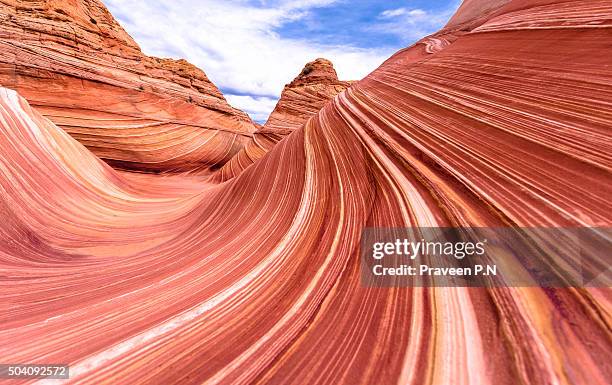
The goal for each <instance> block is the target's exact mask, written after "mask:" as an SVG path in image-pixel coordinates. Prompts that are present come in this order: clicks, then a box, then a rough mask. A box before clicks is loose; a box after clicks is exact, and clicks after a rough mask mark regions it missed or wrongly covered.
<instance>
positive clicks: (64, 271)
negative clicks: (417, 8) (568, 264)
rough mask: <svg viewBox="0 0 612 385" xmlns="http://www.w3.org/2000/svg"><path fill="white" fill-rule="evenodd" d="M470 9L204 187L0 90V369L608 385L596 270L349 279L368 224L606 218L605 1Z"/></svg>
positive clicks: (605, 322) (414, 384)
mask: <svg viewBox="0 0 612 385" xmlns="http://www.w3.org/2000/svg"><path fill="white" fill-rule="evenodd" d="M482 3H483V2H480V4H482ZM469 4H471V5H474V4H476V5H477V4H479V2H476V1H471V2H469ZM464 9H467V10H468V11H469V8H464ZM470 12H471V11H470ZM474 14H475V15H476V12H474ZM460 16H461V15H460ZM468 16H470V17H467V16H466V17H464V18H463V19H462V18H461V17H457V18H456V19H455V20H463V21H462V22H461V23H460V24H453V23H450V24H449V26H448V27H447V28H446V29H445V30H443V31H441V32H440V33H438V34H436V35H434V36H431V37H428V38H425V39H423V40H422V41H420V42H419V43H417V44H416V45H414V46H412V47H410V48H408V49H405V50H402V51H400V52H398V53H397V54H396V55H394V56H393V57H392V58H390V59H389V60H388V61H387V62H386V63H384V64H383V65H382V66H381V67H380V68H379V69H377V70H376V71H374V72H373V73H372V74H371V75H369V76H368V77H367V78H365V79H363V80H362V81H360V82H358V83H356V84H354V85H353V86H351V87H350V88H349V89H348V90H347V91H346V92H344V93H342V94H340V95H339V96H338V97H336V98H334V99H333V100H332V101H331V102H330V103H328V104H326V105H325V107H324V108H323V109H322V110H321V111H320V112H318V113H317V114H316V115H315V116H314V117H313V118H311V119H310V120H308V122H307V123H306V124H305V125H304V126H303V127H302V128H300V129H297V130H295V131H294V132H293V133H292V134H290V135H288V136H287V137H286V138H285V139H284V140H282V141H280V142H279V143H278V144H277V145H276V146H274V148H273V149H272V150H271V151H270V152H269V153H268V154H267V155H266V156H264V157H262V158H261V159H260V160H259V161H257V162H256V163H254V164H253V166H251V167H249V168H247V169H246V170H244V171H243V172H242V173H241V174H240V175H238V176H237V177H235V178H233V179H231V180H230V181H228V182H226V183H222V184H218V185H214V184H210V183H209V182H206V181H202V180H200V179H196V177H187V176H184V175H171V176H158V175H141V176H135V175H131V174H127V173H119V172H117V171H115V170H113V169H111V168H110V167H108V166H107V165H106V164H105V163H103V162H102V161H100V160H99V159H98V158H97V157H96V156H95V155H94V154H92V153H91V152H89V151H88V150H87V149H86V148H85V147H83V146H81V145H80V144H79V143H78V142H76V141H75V140H73V139H72V138H71V137H70V136H68V135H67V134H65V133H64V132H63V131H62V130H61V129H59V128H58V127H57V126H55V125H54V124H52V123H50V122H49V121H48V120H46V119H45V118H43V117H42V116H41V115H40V114H39V113H37V111H35V110H32V109H31V108H30V107H29V106H28V104H27V102H26V101H25V100H23V99H20V98H18V96H17V95H16V94H15V93H14V92H12V91H8V90H2V91H1V92H0V127H1V129H2V135H0V213H1V215H2V221H1V222H0V240H2V241H1V242H0V276H1V277H3V278H2V279H0V308H1V310H2V311H0V341H2V344H0V362H4V363H10V362H20V363H30V362H62V363H68V364H70V365H71V368H70V373H71V379H70V380H67V381H64V382H63V383H67V384H72V383H79V384H117V383H126V384H202V383H207V384H280V383H283V384H284V383H291V384H295V383H298V384H334V385H341V384H347V385H355V384H375V385H387V384H410V385H420V384H440V385H447V384H457V385H462V384H466V385H471V384H495V385H516V384H538V385H539V384H563V385H565V384H567V385H570V384H571V385H576V384H584V385H607V384H608V383H609V379H610V378H612V367H611V366H610V362H611V361H612V349H611V346H612V343H611V338H612V336H611V332H610V330H611V322H612V319H611V315H610V314H611V311H612V305H611V300H612V296H611V290H610V287H601V288H570V289H558V288H557V289H555V288H547V289H543V288H537V287H533V288H516V287H514V288H513V287H510V288H494V289H488V288H462V287H439V288H418V287H417V288H373V287H365V286H364V285H362V283H361V276H360V266H359V259H360V257H359V242H360V237H361V231H362V229H364V228H366V227H406V226H489V227H498V226H551V227H565V226H579V227H592V226H603V227H607V228H609V227H610V226H611V225H612V203H611V202H610V199H609V197H610V196H612V157H611V155H610V154H612V140H611V137H610V135H611V134H610V132H611V127H612V115H611V114H610V112H609V111H610V108H609V107H610V100H612V87H610V85H611V84H612V70H611V69H610V67H609V58H610V57H611V56H612V46H610V43H609V41H610V40H609V37H610V33H611V30H612V4H610V2H609V1H607V0H591V1H551V0H541V1H535V0H533V1H530V2H526V1H512V2H508V3H507V4H505V5H501V6H500V7H499V8H496V9H493V10H491V11H490V12H489V13H487V16H486V17H480V16H478V15H477V16H476V18H473V17H472V16H471V14H469V13H468ZM470 18H471V20H470ZM466 20H467V21H466ZM474 20H476V21H474ZM467 25H469V27H466V26H467ZM507 262H508V261H507ZM512 262H517V261H512Z"/></svg>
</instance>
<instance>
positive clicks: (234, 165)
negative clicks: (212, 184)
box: [213, 58, 353, 181]
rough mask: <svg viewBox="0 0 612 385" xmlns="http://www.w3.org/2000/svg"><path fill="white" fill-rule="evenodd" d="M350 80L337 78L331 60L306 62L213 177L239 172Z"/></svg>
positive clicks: (319, 59)
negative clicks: (259, 125) (262, 121)
mask: <svg viewBox="0 0 612 385" xmlns="http://www.w3.org/2000/svg"><path fill="white" fill-rule="evenodd" d="M352 83H353V82H352V81H342V80H338V75H337V74H336V70H335V69H334V66H333V64H332V62H330V61H329V60H327V59H323V58H318V59H316V60H313V61H311V62H309V63H306V65H305V66H304V69H302V72H300V74H299V75H298V76H297V77H296V78H295V79H293V81H292V82H291V83H289V84H287V85H286V86H285V88H284V89H283V92H282V94H281V97H280V99H279V101H278V103H277V104H276V107H275V108H274V111H272V113H271V114H270V117H269V118H268V120H267V121H266V123H265V124H264V126H263V127H262V128H260V129H259V130H257V131H256V132H255V133H253V138H252V139H251V140H249V141H248V142H247V143H246V144H245V146H244V148H243V149H242V150H240V152H238V153H237V154H236V155H235V156H234V157H233V158H232V159H231V160H230V161H229V162H227V163H226V164H225V165H224V166H223V167H222V168H221V169H220V170H219V172H218V173H216V174H215V175H214V177H213V180H217V181H225V180H228V179H231V178H233V177H235V176H236V175H238V174H240V173H241V172H242V171H243V170H244V169H245V168H247V167H248V166H250V165H251V164H253V163H254V162H256V161H257V160H258V159H260V158H261V157H263V156H264V155H265V154H267V153H268V151H270V150H271V149H272V147H274V145H275V144H276V143H278V142H279V141H280V140H282V139H283V138H284V137H286V136H287V135H289V134H290V133H292V132H293V131H294V130H297V129H299V128H301V127H302V126H303V125H304V123H306V121H307V120H308V119H310V117H312V116H313V115H314V114H316V113H317V112H319V110H320V109H321V108H322V107H323V106H324V105H325V104H326V103H327V102H328V101H329V100H330V99H332V98H334V97H335V96H336V95H338V94H339V93H341V92H342V91H344V90H345V89H347V88H348V87H349V86H350V85H351V84H352Z"/></svg>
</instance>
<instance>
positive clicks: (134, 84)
mask: <svg viewBox="0 0 612 385" xmlns="http://www.w3.org/2000/svg"><path fill="white" fill-rule="evenodd" d="M0 85H2V86H5V87H8V88H12V89H15V90H17V91H19V93H20V94H21V95H23V96H24V97H25V98H27V100H28V102H29V103H30V104H31V105H32V106H33V107H35V108H36V109H37V110H38V111H39V112H41V113H42V114H43V115H44V116H46V117H48V118H49V119H51V120H52V121H53V122H54V123H56V124H57V125H59V126H60V127H62V128H63V129H64V130H66V131H67V132H68V133H69V134H70V135H72V136H73V137H74V138H76V139H77V140H79V141H80V142H81V143H83V144H84V145H85V146H87V147H88V148H89V149H90V150H92V151H93V152H94V153H95V154H96V155H98V156H99V157H101V158H102V159H104V160H106V161H107V162H108V163H110V164H111V165H113V166H116V167H119V168H125V169H134V170H141V171H153V172H171V171H197V170H206V169H208V168H209V167H213V166H215V167H218V166H220V165H222V164H223V163H225V162H226V161H227V160H229V159H230V158H231V157H232V156H233V155H234V154H235V153H236V152H237V151H238V150H240V148H242V145H243V144H244V143H245V142H246V141H247V140H248V139H250V138H251V133H252V132H253V131H255V126H254V125H253V122H252V121H251V119H250V118H249V117H248V116H247V115H246V114H245V113H244V112H242V111H240V110H237V109H235V108H232V107H231V106H230V105H229V104H228V103H227V101H226V100H225V98H224V97H223V95H222V94H221V92H220V91H219V89H218V88H217V87H216V86H215V85H214V84H213V83H212V82H210V80H209V79H208V78H207V76H206V74H205V73H204V72H203V71H201V70H200V69H198V68H196V67H195V66H193V65H191V64H190V63H188V62H187V61H185V60H173V59H160V58H155V57H148V56H146V55H144V54H143V53H142V51H141V50H140V48H139V47H138V45H137V44H136V43H135V42H134V40H133V39H132V38H131V37H130V36H129V35H128V34H127V33H126V32H125V31H124V30H123V28H121V26H120V25H119V24H118V23H117V21H116V20H115V19H114V18H113V16H112V15H111V14H110V13H109V11H108V10H107V9H106V8H105V7H104V5H103V4H102V3H101V2H100V1H98V0H48V1H26V0H8V1H7V0H3V1H1V2H0Z"/></svg>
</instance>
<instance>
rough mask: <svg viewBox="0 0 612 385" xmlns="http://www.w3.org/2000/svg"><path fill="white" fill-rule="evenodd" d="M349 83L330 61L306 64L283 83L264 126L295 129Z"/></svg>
mask: <svg viewBox="0 0 612 385" xmlns="http://www.w3.org/2000/svg"><path fill="white" fill-rule="evenodd" d="M351 83H352V82H349V81H340V80H338V75H337V74H336V71H335V70H334V66H333V64H332V62H331V61H329V60H327V59H323V58H319V59H316V60H314V61H311V62H309V63H307V64H306V65H305V66H304V69H303V70H302V72H300V74H299V75H298V76H297V77H296V78H295V79H293V81H292V82H291V83H289V84H287V85H286V86H285V89H284V90H283V93H282V94H281V97H280V100H279V101H278V103H277V104H276V107H275V108H274V111H272V114H270V117H269V118H268V121H267V122H266V124H264V128H266V129H278V130H294V129H297V128H300V127H301V126H302V125H303V124H304V123H305V122H306V120H308V118H310V117H311V116H312V115H314V114H316V113H317V112H319V110H320V109H321V108H323V106H324V105H325V103H327V102H328V101H329V100H330V99H331V98H333V97H334V96H336V95H337V94H339V93H340V92H342V91H344V90H345V89H346V88H348V87H349V86H350V85H351Z"/></svg>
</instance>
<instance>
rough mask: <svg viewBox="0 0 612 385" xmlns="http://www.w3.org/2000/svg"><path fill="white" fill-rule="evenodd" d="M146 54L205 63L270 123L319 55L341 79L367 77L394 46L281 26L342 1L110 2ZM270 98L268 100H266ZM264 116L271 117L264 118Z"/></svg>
mask: <svg viewBox="0 0 612 385" xmlns="http://www.w3.org/2000/svg"><path fill="white" fill-rule="evenodd" d="M104 1H105V3H106V5H107V6H108V7H109V8H110V10H111V12H112V13H113V15H115V17H116V18H117V19H118V20H119V21H120V22H121V24H122V25H123V26H124V27H125V28H126V30H127V31H128V33H130V35H132V37H133V38H134V39H135V40H136V41H137V42H138V43H139V44H140V46H141V48H142V49H143V51H144V52H145V53H146V54H149V55H153V56H161V57H173V58H185V59H187V60H189V61H190V62H192V63H193V64H195V65H197V66H198V67H200V68H202V69H203V70H204V71H205V72H206V74H207V75H208V77H209V78H210V79H211V80H212V81H213V82H214V83H215V84H216V85H217V86H218V87H219V88H221V89H225V90H226V93H230V94H232V93H234V94H239V95H252V96H253V97H252V98H250V99H249V98H248V97H240V96H232V97H231V98H229V99H231V103H232V105H234V106H235V107H238V108H241V109H244V110H247V111H248V112H249V113H250V114H251V115H252V117H253V118H254V119H255V120H258V121H262V120H265V117H267V115H268V114H269V113H270V112H271V110H272V109H273V107H274V104H273V103H271V102H270V100H272V99H271V98H278V97H279V96H280V93H281V91H282V89H283V86H284V85H285V84H286V83H288V82H290V81H291V80H292V79H293V78H294V77H295V76H297V74H298V73H299V72H300V70H301V69H302V67H303V66H304V64H305V63H307V62H308V61H311V60H313V59H315V58H317V57H325V58H327V59H330V60H331V61H332V62H333V63H334V66H335V67H336V71H337V72H338V75H339V77H340V78H341V79H346V80H356V79H361V78H363V77H364V76H365V75H367V74H368V73H369V72H371V71H372V70H374V69H375V68H376V67H377V66H378V65H380V64H381V63H382V62H383V61H384V60H385V59H386V58H387V57H388V56H390V55H391V54H392V53H393V52H391V51H390V50H388V49H387V50H384V49H363V48H357V47H352V46H341V45H337V46H335V45H322V44H317V43H316V42H314V41H311V40H308V39H306V38H304V39H295V38H294V39H289V38H283V37H282V36H280V35H279V34H278V33H277V32H276V30H277V28H279V27H281V26H282V25H283V24H285V23H289V22H291V21H295V20H300V19H303V18H305V17H306V16H307V15H308V14H309V12H311V11H312V10H313V8H316V7H323V6H329V5H331V4H332V3H334V2H335V1H336V0H311V1H307V0H276V1H260V4H261V6H259V7H255V6H253V5H250V4H249V2H248V1H245V0H234V1H229V0H130V1H125V0H104ZM262 96H265V97H267V98H261V97H262ZM262 117H263V119H262Z"/></svg>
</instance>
